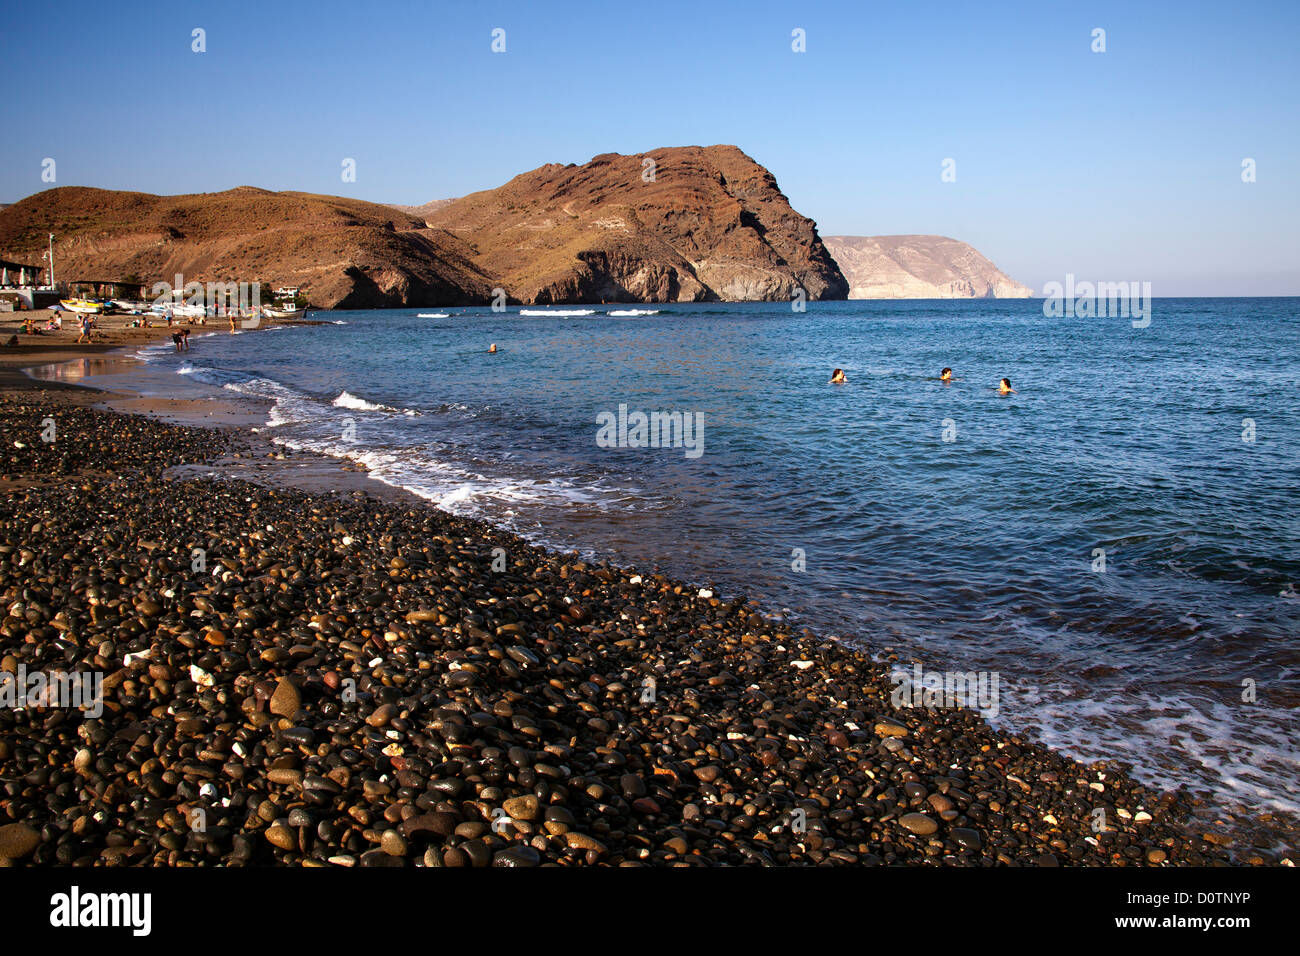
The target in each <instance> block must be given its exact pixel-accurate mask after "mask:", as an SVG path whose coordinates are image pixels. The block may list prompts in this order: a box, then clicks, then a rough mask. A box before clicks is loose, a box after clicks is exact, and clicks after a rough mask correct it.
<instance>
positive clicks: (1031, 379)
mask: <svg viewBox="0 0 1300 956" xmlns="http://www.w3.org/2000/svg"><path fill="white" fill-rule="evenodd" d="M309 317H310V318H313V319H317V320H320V321H321V322H322V323H324V324H320V325H311V326H299V327H290V326H282V327H277V328H275V329H273V330H271V331H262V330H258V331H256V332H253V331H244V332H241V333H237V334H230V333H228V332H226V331H220V332H219V333H216V334H212V335H205V336H202V337H199V336H192V337H191V343H192V348H191V351H189V352H186V353H181V354H177V353H176V352H174V351H173V350H172V348H171V346H170V345H168V346H165V347H164V346H154V347H151V348H149V349H146V350H144V351H143V352H142V353H141V354H140V356H139V358H141V359H142V360H143V362H144V369H143V371H138V372H136V373H133V375H132V383H133V387H135V388H136V389H137V390H139V391H144V392H145V393H147V394H149V393H151V394H157V395H179V396H184V397H203V396H206V397H210V398H212V399H213V400H214V401H215V400H219V401H222V402H230V401H234V402H237V403H247V404H248V407H249V408H250V409H254V410H255V414H256V415H257V416H258V420H259V421H261V422H262V424H261V425H260V426H259V427H260V428H261V430H262V433H263V434H264V435H266V436H267V437H269V438H271V439H272V440H274V441H275V442H278V443H281V444H283V445H284V446H286V447H288V448H293V449H306V450H312V451H316V452H320V453H323V454H325V455H330V456H334V457H337V458H340V459H350V460H353V461H355V462H359V463H363V464H364V465H365V466H367V467H368V469H369V474H370V476H371V477H372V478H373V479H375V480H377V481H380V482H385V483H387V484H390V485H394V486H399V487H401V488H405V489H408V490H410V491H411V492H414V493H415V494H417V495H420V496H422V497H424V498H426V499H428V500H429V501H430V502H432V503H434V504H435V505H436V506H438V507H440V508H443V509H445V510H447V511H449V512H454V513H456V514H460V515H469V516H474V517H478V518H482V519H486V520H487V521H490V522H494V523H497V524H499V525H501V526H505V527H508V528H510V529H511V530H514V531H516V532H518V533H520V534H522V535H524V536H526V537H528V538H530V539H532V540H534V541H536V542H538V543H541V544H545V545H548V546H553V547H556V548H562V549H567V550H576V551H578V552H580V553H581V554H583V555H584V556H585V557H588V558H590V559H594V560H608V561H610V562H614V563H618V564H622V565H629V566H635V567H637V568H641V569H645V570H655V569H657V570H659V571H661V572H664V573H668V574H671V575H673V576H676V577H679V578H682V579H685V580H687V581H690V582H695V583H699V584H700V585H701V586H704V585H708V586H711V587H715V588H717V589H718V591H719V594H720V596H726V597H732V596H742V595H743V596H746V597H748V598H751V599H754V600H756V601H758V602H760V603H761V605H762V606H763V607H764V608H765V609H766V610H767V611H768V612H769V613H771V614H774V615H776V616H779V617H783V618H785V619H788V620H790V621H793V622H795V623H796V624H799V625H807V626H809V627H812V628H814V629H815V630H817V631H818V632H819V633H823V634H826V635H831V636H834V637H836V638H839V639H841V640H845V641H849V642H853V643H854V644H855V645H856V646H858V647H860V648H861V650H862V652H863V653H864V654H868V655H872V656H876V657H880V658H884V657H886V656H888V655H894V656H896V658H897V659H898V660H899V661H901V662H904V663H905V664H906V666H907V667H908V668H909V669H911V668H913V667H914V666H915V665H917V664H919V665H920V666H921V667H922V668H923V669H924V671H925V673H927V674H928V673H940V674H943V673H948V672H956V673H977V674H980V675H984V676H985V677H988V676H990V675H991V676H994V677H996V679H997V680H996V687H997V689H998V695H997V700H996V704H995V706H992V707H987V708H986V716H988V717H989V718H990V720H991V721H992V722H993V723H994V724H995V725H998V726H999V727H1001V728H1004V729H1006V730H1009V731H1012V732H1017V733H1021V734H1025V735H1028V736H1031V737H1033V738H1036V739H1038V740H1041V741H1043V742H1044V743H1047V744H1049V745H1051V746H1053V747H1056V748H1058V749H1060V750H1062V751H1064V752H1066V753H1068V754H1069V755H1071V756H1074V757H1077V758H1079V759H1081V760H1084V761H1091V760H1098V759H1107V760H1113V761H1120V762H1125V763H1128V764H1131V766H1132V772H1133V773H1134V775H1136V776H1137V777H1138V778H1139V779H1142V780H1144V781H1145V782H1147V783H1149V784H1151V785H1152V786H1155V787H1160V788H1164V789H1170V790H1184V791H1188V792H1191V793H1194V794H1196V795H1198V796H1200V797H1201V798H1203V799H1204V800H1206V801H1207V803H1208V806H1209V807H1210V812H1211V813H1212V814H1213V813H1220V812H1221V813H1226V814H1236V815H1245V816H1246V817H1258V816H1260V815H1280V819H1283V820H1285V819H1294V815H1296V814H1300V787H1298V786H1297V781H1298V780H1300V756H1298V754H1297V741H1300V709H1298V708H1300V594H1298V593H1297V590H1298V589H1300V516H1298V514H1297V504H1298V503H1300V465H1298V464H1297V459H1298V456H1300V348H1298V346H1300V299H1297V298H1272V299H1270V298H1237V299H1168V298H1166V299H1155V300H1154V301H1153V302H1152V303H1151V311H1150V322H1149V324H1148V323H1146V322H1134V321H1131V320H1130V319H1129V318H1127V317H1095V316H1094V317H1078V316H1063V317H1052V316H1048V315H1045V310H1044V303H1043V301H1042V300H955V301H910V302H898V301H889V302H866V301H859V302H827V303H819V302H813V303H808V304H807V306H806V310H805V311H796V309H795V307H794V306H792V305H791V304H789V303H763V304H753V303H750V304H715V303H709V304H674V305H642V306H630V305H617V306H616V305H592V306H567V307H554V308H545V307H537V308H523V309H521V308H519V307H513V306H512V307H510V308H509V309H507V310H506V311H504V312H494V311H493V310H491V309H490V308H486V307H485V308H471V309H465V308H444V309H437V308H423V309H400V310H387V311H364V312H361V311H356V312H338V311H335V312H318V313H313V314H311V315H310V316H309ZM493 344H495V345H496V351H495V352H490V351H489V349H490V346H491V345H493ZM945 367H949V368H951V369H952V370H953V381H951V382H948V383H944V382H941V381H939V373H940V370H941V369H943V368H945ZM836 368H840V369H843V370H844V372H845V375H846V378H847V381H846V382H845V383H844V384H841V385H832V384H829V381H828V380H829V378H830V376H831V372H832V370H834V369H836ZM1004 377H1005V378H1008V379H1010V381H1011V385H1012V387H1013V388H1014V390H1015V391H1014V394H1009V395H1000V394H998V392H997V391H996V385H997V383H998V381H999V379H1001V378H1004ZM638 413H639V415H641V416H644V419H645V422H646V423H649V427H645V426H644V425H643V424H642V420H641V418H639V417H638ZM656 413H658V414H657V415H656ZM985 703H987V702H985Z"/></svg>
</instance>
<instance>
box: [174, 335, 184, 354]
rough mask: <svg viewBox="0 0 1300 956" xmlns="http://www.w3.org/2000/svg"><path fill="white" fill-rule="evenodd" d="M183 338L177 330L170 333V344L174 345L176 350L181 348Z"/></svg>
mask: <svg viewBox="0 0 1300 956" xmlns="http://www.w3.org/2000/svg"><path fill="white" fill-rule="evenodd" d="M183 339H184V336H183V335H181V334H180V333H179V332H173V333H172V345H174V346H176V351H177V352H179V351H180V350H181V342H182V341H183Z"/></svg>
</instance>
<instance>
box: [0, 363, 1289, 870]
mask: <svg viewBox="0 0 1300 956" xmlns="http://www.w3.org/2000/svg"><path fill="white" fill-rule="evenodd" d="M0 418H2V420H3V422H4V427H3V441H0V477H2V480H3V483H4V487H5V489H6V493H5V496H4V499H3V503H2V504H0V528H2V533H0V596H2V597H3V601H2V602H0V614H3V615H7V616H5V617H4V618H3V620H2V621H0V655H2V656H3V662H2V664H0V667H2V668H3V670H4V671H7V672H9V673H10V674H17V673H19V672H20V670H22V671H25V673H27V674H32V673H35V672H44V673H50V672H55V671H59V670H66V669H75V670H78V671H88V672H92V673H98V674H100V675H102V678H103V700H102V708H103V712H102V714H101V715H100V716H98V717H89V716H86V715H84V714H82V713H80V712H78V711H77V710H76V709H72V708H67V707H34V706H28V707H26V708H23V709H16V708H13V707H5V708H0V779H2V780H3V796H2V797H0V863H9V864H13V863H28V864H56V863H57V864H77V865H137V866H139V865H217V864H222V865H240V864H262V865H266V864H287V865H312V866H314V865H321V866H402V865H407V866H421V865H423V866H489V865H498V866H534V865H539V864H560V865H580V864H605V865H637V864H650V865H741V864H750V865H753V864H759V865H762V864H771V865H827V864H840V865H853V864H889V863H906V864H920V863H925V864H960V865H976V866H990V865H997V864H1019V865H1031V866H1053V865H1064V864H1087V865H1118V866H1170V865H1179V864H1192V865H1207V864H1220V863H1226V862H1228V861H1229V857H1228V855H1227V850H1226V849H1225V847H1224V846H1222V845H1220V844H1222V843H1226V842H1227V840H1226V838H1225V837H1221V836H1218V835H1216V834H1208V835H1207V834H1205V833H1204V832H1203V830H1202V829H1200V828H1198V827H1195V826H1193V825H1192V824H1191V823H1190V822H1189V821H1190V816H1189V811H1190V807H1189V805H1188V803H1187V802H1186V801H1185V800H1184V799H1183V798H1182V797H1181V796H1179V795H1176V794H1160V793H1154V792H1151V791H1149V790H1147V789H1144V788H1143V787H1142V786H1141V785H1139V784H1137V783H1135V782H1134V781H1133V780H1132V779H1130V778H1129V777H1128V776H1127V775H1126V774H1125V773H1124V772H1123V771H1122V770H1120V769H1117V768H1113V767H1109V768H1108V767H1101V766H1092V767H1084V766H1082V765H1080V764H1077V763H1075V762H1073V761H1071V760H1068V759H1066V758H1064V757H1062V756H1060V755H1058V754H1056V753H1054V752H1052V751H1050V750H1047V749H1046V748H1043V747H1041V746H1038V745H1035V744H1033V743H1031V742H1026V741H1023V740H1019V739H1017V738H1015V737H1013V736H1009V735H1006V734H1002V733H998V732H995V731H994V730H992V729H991V728H990V727H989V726H988V724H987V723H986V722H985V721H984V720H983V719H982V718H981V717H980V716H979V715H978V714H976V713H974V712H971V711H968V710H960V709H906V708H904V709H895V708H894V707H893V706H891V704H890V692H891V690H892V689H893V684H892V683H891V681H890V679H889V671H888V669H887V668H886V667H885V666H884V665H881V664H878V663H873V662H871V661H869V660H866V659H864V658H863V657H862V656H861V655H860V654H857V653H854V652H853V651H851V650H849V649H847V648H845V647H842V646H840V645H838V644H836V643H834V642H831V641H828V640H824V639H821V638H818V637H817V636H815V635H812V634H810V633H807V632H804V631H796V630H792V629H791V628H790V627H789V626H788V625H785V624H781V623H775V622H773V621H771V620H768V619H765V618H763V617H762V616H760V615H759V614H758V613H757V612H756V610H755V608H754V607H753V606H752V605H751V604H749V603H748V602H747V601H746V600H745V599H744V598H743V597H740V596H734V595H733V596H725V597H724V596H721V595H720V596H713V595H712V594H711V593H710V592H708V591H701V590H700V589H699V588H698V587H695V586H687V585H684V584H682V583H680V582H675V581H671V580H667V579H665V578H663V577H660V576H657V575H651V574H644V575H638V574H637V573H636V572H635V571H634V570H631V569H616V568H612V567H606V566H600V565H590V564H584V563H583V562H581V561H579V560H577V559H576V558H575V557H573V556H572V555H563V554H556V553H552V552H547V551H543V550H541V549H539V548H536V547H533V546H531V545H528V544H526V543H524V542H523V541H522V540H520V539H518V538H516V537H514V536H512V535H510V534H508V533H505V532H502V531H498V530H496V529H493V528H491V527H489V526H487V525H484V524H481V523H478V522H474V521H469V520H463V519H459V518H456V517H452V516H449V515H447V514H444V513H442V512H439V511H437V510H435V509H434V508H432V507H428V506H423V505H415V504H410V503H403V502H400V501H393V500H381V499H379V498H376V497H373V496H370V495H366V494H364V493H361V492H356V491H353V492H351V493H348V494H333V495H320V494H308V493H305V492H302V491H297V490H293V489H284V488H272V487H265V486H261V485H257V484H253V483H249V482H245V481H237V480H229V479H212V478H189V479H186V480H179V479H176V478H174V477H171V476H169V475H168V474H167V470H168V469H170V468H172V467H173V466H176V465H181V464H185V463H197V462H203V461H206V460H209V459H212V458H214V457H218V456H222V455H226V454H229V453H231V452H232V450H235V451H238V450H240V449H241V447H242V446H241V442H243V441H244V439H243V438H241V437H240V436H239V435H238V434H236V433H232V432H227V431H215V430H204V429H194V428H185V427H177V426H173V425H167V424H162V423H160V422H157V421H153V420H150V419H146V418H142V417H136V416H126V415H121V414H117V413H114V412H108V411H102V410H99V409H96V408H92V407H88V406H87V405H86V403H85V402H84V400H83V401H77V400H75V399H73V398H69V397H68V395H67V393H66V391H60V390H53V389H46V388H39V387H38V388H30V389H27V390H25V391H21V392H20V391H5V392H0ZM49 418H53V420H54V422H55V425H56V437H55V440H54V441H53V442H45V441H42V438H41V433H42V430H43V428H46V427H48V422H47V421H46V420H47V419H49ZM196 549H197V550H196ZM496 549H502V550H496ZM1098 811H1101V812H1100V813H1099V812H1098ZM1238 862H1245V861H1238ZM1251 862H1257V863H1272V862H1276V860H1275V859H1272V858H1264V857H1260V856H1252V858H1251Z"/></svg>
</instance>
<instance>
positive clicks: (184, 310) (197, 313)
mask: <svg viewBox="0 0 1300 956" xmlns="http://www.w3.org/2000/svg"><path fill="white" fill-rule="evenodd" d="M149 311H150V312H152V313H153V314H154V315H163V316H165V315H166V314H167V313H168V312H170V313H171V314H172V318H173V319H201V318H203V317H204V316H206V315H207V314H208V310H207V309H206V308H204V307H203V306H201V305H186V304H185V303H183V302H182V303H179V304H177V303H171V302H155V303H154V304H153V305H152V306H150V307H149Z"/></svg>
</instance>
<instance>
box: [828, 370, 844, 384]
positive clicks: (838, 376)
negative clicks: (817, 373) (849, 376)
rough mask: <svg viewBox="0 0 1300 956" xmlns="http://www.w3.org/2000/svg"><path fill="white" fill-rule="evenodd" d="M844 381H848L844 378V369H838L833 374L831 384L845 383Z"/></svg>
mask: <svg viewBox="0 0 1300 956" xmlns="http://www.w3.org/2000/svg"><path fill="white" fill-rule="evenodd" d="M843 381H846V379H845V378H844V369H842V368H837V369H836V370H835V371H833V372H831V382H832V383H834V382H843Z"/></svg>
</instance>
